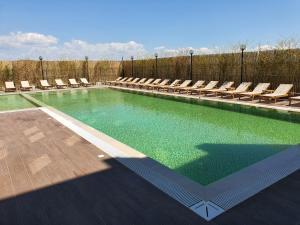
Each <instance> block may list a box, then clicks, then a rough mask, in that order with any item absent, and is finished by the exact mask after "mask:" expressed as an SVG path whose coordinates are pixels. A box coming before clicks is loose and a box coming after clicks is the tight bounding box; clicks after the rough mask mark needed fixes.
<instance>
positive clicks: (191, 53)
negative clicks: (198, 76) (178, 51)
mask: <svg viewBox="0 0 300 225" xmlns="http://www.w3.org/2000/svg"><path fill="white" fill-rule="evenodd" d="M189 53H190V55H191V65H190V66H191V68H190V80H193V54H194V50H193V49H191V50H190V51H189Z"/></svg>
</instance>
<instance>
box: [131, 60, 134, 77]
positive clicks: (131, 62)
mask: <svg viewBox="0 0 300 225" xmlns="http://www.w3.org/2000/svg"><path fill="white" fill-rule="evenodd" d="M133 59H134V58H133V56H131V76H132V77H133Z"/></svg>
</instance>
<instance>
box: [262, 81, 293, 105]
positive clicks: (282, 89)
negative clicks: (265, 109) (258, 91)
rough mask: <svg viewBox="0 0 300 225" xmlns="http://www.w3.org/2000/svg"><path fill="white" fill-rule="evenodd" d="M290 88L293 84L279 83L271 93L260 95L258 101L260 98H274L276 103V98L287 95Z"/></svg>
mask: <svg viewBox="0 0 300 225" xmlns="http://www.w3.org/2000/svg"><path fill="white" fill-rule="evenodd" d="M292 88H293V84H280V85H279V86H278V87H277V88H276V90H275V91H274V92H273V93H271V94H264V95H260V96H259V101H261V99H270V100H272V99H274V102H275V103H276V101H277V99H279V98H284V97H288V96H289V92H290V91H291V90H292Z"/></svg>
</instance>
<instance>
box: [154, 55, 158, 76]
mask: <svg viewBox="0 0 300 225" xmlns="http://www.w3.org/2000/svg"><path fill="white" fill-rule="evenodd" d="M154 56H155V77H156V78H157V77H158V72H157V58H158V54H157V53H155V54H154Z"/></svg>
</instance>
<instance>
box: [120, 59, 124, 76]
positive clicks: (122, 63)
mask: <svg viewBox="0 0 300 225" xmlns="http://www.w3.org/2000/svg"><path fill="white" fill-rule="evenodd" d="M121 66H122V72H121V74H122V75H121V76H122V77H125V76H124V74H125V70H124V58H123V56H122V61H121Z"/></svg>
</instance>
